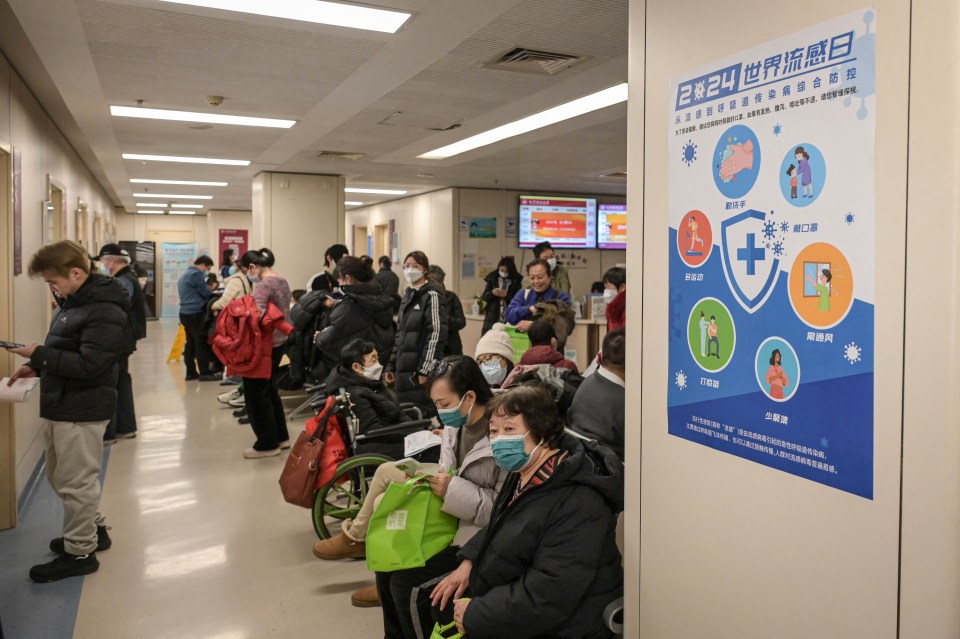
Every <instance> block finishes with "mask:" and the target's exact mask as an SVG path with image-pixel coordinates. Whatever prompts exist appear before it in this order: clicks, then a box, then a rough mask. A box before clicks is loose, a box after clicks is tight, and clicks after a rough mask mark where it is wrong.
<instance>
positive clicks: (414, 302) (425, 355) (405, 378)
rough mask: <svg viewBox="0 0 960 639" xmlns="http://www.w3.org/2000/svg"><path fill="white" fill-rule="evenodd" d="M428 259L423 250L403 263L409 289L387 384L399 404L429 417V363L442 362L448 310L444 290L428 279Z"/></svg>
mask: <svg viewBox="0 0 960 639" xmlns="http://www.w3.org/2000/svg"><path fill="white" fill-rule="evenodd" d="M429 270H430V260H429V259H427V256H426V255H424V254H423V252H422V251H414V252H412V253H410V254H408V255H407V256H406V257H405V258H404V260H403V276H404V277H405V278H406V280H407V282H409V283H410V287H409V288H408V289H407V290H406V291H405V292H404V294H403V300H402V301H401V302H400V313H399V315H398V316H397V339H396V341H395V344H394V349H393V353H392V354H391V355H390V363H389V364H388V365H387V373H386V375H387V377H386V380H387V383H388V384H392V383H395V384H396V390H397V393H398V394H399V395H400V401H401V402H412V403H414V404H416V405H417V406H421V407H423V408H425V409H426V410H427V411H428V412H429V413H430V414H433V412H434V411H435V410H436V409H435V408H434V406H433V402H431V401H430V398H429V397H427V392H426V388H425V386H424V384H426V382H427V375H428V374H429V372H430V370H429V368H430V364H431V363H432V362H433V360H435V359H442V358H443V356H444V350H445V348H446V343H447V309H446V306H445V305H444V299H443V289H441V288H440V287H439V286H437V284H435V283H433V282H430V281H428V280H427V273H428V271H429Z"/></svg>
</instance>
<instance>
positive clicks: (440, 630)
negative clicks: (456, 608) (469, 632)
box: [430, 621, 463, 639]
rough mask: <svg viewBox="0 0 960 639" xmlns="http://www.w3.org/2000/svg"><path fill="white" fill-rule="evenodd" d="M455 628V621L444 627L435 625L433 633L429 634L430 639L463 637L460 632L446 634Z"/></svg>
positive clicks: (458, 638) (459, 638) (457, 638)
mask: <svg viewBox="0 0 960 639" xmlns="http://www.w3.org/2000/svg"><path fill="white" fill-rule="evenodd" d="M456 627H457V623H456V622H455V621H451V622H450V623H448V624H447V625H445V626H441V625H440V624H438V623H435V624H433V632H431V633H430V639H461V637H463V633H462V632H458V633H456V634H453V635H450V634H447V633H448V632H450V630H451V629H452V628H456Z"/></svg>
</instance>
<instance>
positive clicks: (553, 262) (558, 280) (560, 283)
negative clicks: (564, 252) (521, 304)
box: [523, 242, 570, 295]
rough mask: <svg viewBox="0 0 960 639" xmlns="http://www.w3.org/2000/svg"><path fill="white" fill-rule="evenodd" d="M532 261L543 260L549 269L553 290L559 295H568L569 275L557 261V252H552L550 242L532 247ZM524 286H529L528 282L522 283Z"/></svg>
mask: <svg viewBox="0 0 960 639" xmlns="http://www.w3.org/2000/svg"><path fill="white" fill-rule="evenodd" d="M533 259H535V260H543V261H545V262H546V263H547V265H548V266H549V267H550V277H551V278H552V280H553V288H555V289H557V290H558V291H560V292H561V293H565V294H566V295H570V274H569V273H567V269H566V268H564V266H563V264H561V263H560V262H558V261H557V252H556V251H554V250H553V246H551V245H550V242H540V243H539V244H537V245H536V246H534V247H533ZM523 285H524V286H529V285H530V281H529V280H527V281H524V283H523Z"/></svg>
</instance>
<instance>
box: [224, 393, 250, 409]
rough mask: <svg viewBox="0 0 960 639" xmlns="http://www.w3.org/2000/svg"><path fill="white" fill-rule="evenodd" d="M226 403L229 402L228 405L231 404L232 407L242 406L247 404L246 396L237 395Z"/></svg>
mask: <svg viewBox="0 0 960 639" xmlns="http://www.w3.org/2000/svg"><path fill="white" fill-rule="evenodd" d="M227 404H229V405H230V406H233V407H234V408H243V407H244V406H246V405H247V400H246V398H244V396H243V395H240V396H239V397H236V398H234V399H231V400H230V401H228V402H227Z"/></svg>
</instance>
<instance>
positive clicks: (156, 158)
mask: <svg viewBox="0 0 960 639" xmlns="http://www.w3.org/2000/svg"><path fill="white" fill-rule="evenodd" d="M123 159H124V160H144V161H145V162H183V163H185V164H224V165H226V166H250V160H218V159H216V158H190V157H180V156H178V155H144V154H142V153H124V154H123Z"/></svg>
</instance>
